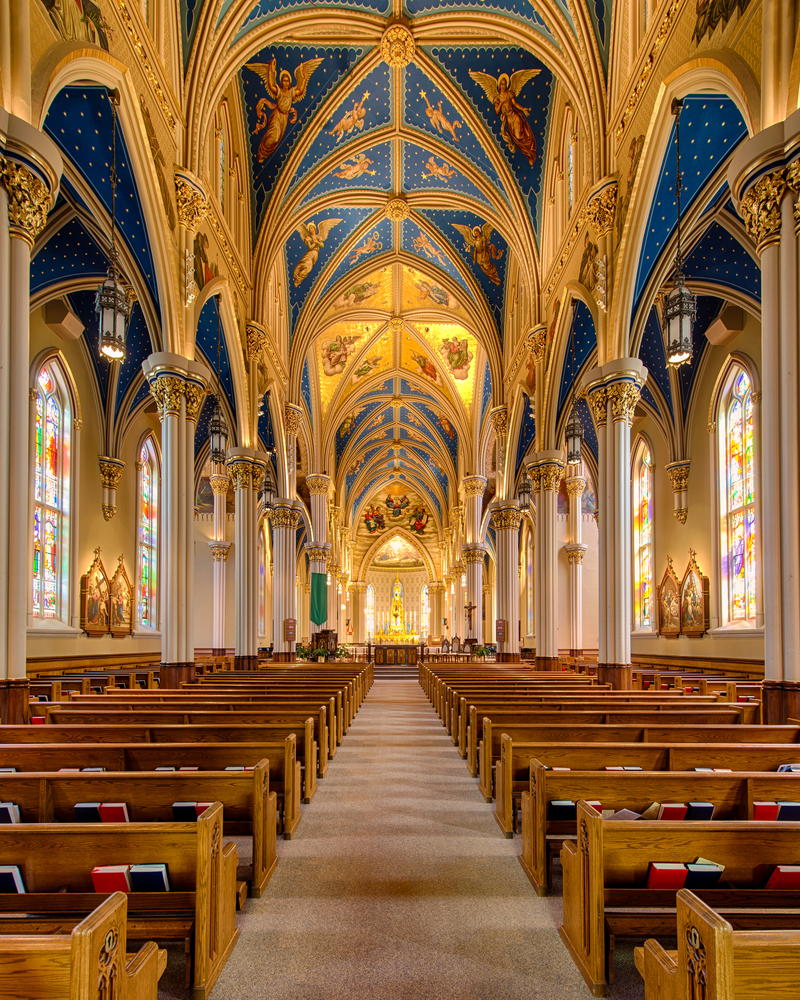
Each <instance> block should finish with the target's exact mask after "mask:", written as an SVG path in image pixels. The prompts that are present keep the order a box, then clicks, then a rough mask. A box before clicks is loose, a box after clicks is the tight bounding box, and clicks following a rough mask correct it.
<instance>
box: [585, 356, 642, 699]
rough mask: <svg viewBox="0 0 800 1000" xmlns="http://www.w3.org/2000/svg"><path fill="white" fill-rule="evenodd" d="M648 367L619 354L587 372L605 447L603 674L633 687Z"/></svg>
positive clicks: (601, 444)
mask: <svg viewBox="0 0 800 1000" xmlns="http://www.w3.org/2000/svg"><path fill="white" fill-rule="evenodd" d="M646 378H647V369H646V368H645V367H644V365H643V364H642V363H641V361H639V359H638V358H620V359H618V360H617V361H609V362H608V364H605V365H603V366H602V367H600V368H593V369H592V370H591V371H590V372H588V373H587V376H586V385H587V389H588V393H589V405H590V407H591V409H592V415H593V417H594V422H595V426H596V427H597V432H598V434H597V437H598V443H599V448H600V455H599V466H600V484H599V485H600V489H601V490H602V494H600V495H599V509H600V524H599V527H600V538H601V543H600V572H599V580H600V595H599V596H600V644H601V645H600V657H599V660H598V675H599V677H600V679H601V680H602V681H610V682H611V683H612V684H613V685H614V687H615V688H620V689H625V688H629V687H630V686H631V670H632V668H631V618H632V604H633V585H632V579H631V568H632V565H631V561H632V554H631V489H630V452H631V422H632V420H633V414H634V411H635V409H636V404H637V403H638V401H639V395H640V393H641V389H642V386H643V385H644V383H645V380H646Z"/></svg>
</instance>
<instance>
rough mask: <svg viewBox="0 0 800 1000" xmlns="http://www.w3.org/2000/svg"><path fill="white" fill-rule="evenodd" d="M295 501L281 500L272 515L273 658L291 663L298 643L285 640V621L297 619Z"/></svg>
mask: <svg viewBox="0 0 800 1000" xmlns="http://www.w3.org/2000/svg"><path fill="white" fill-rule="evenodd" d="M294 503H295V502H294V501H293V500H288V499H284V498H280V499H278V500H276V501H275V507H274V509H273V511H272V514H271V516H270V520H271V522H272V552H273V561H274V566H275V576H274V579H273V587H272V608H273V612H272V617H273V623H274V628H275V635H274V642H273V653H272V659H273V660H275V661H276V662H278V663H291V662H294V658H295V652H294V648H295V641H296V640H295V641H292V640H288V639H285V638H284V635H285V632H284V622H285V620H286V619H287V618H294V619H295V620H296V619H297V605H296V602H295V594H296V589H297V588H296V586H295V581H296V578H297V557H296V555H295V543H296V538H297V534H296V533H297V525H298V524H299V523H300V518H301V513H300V510H299V508H297V507H295V505H294Z"/></svg>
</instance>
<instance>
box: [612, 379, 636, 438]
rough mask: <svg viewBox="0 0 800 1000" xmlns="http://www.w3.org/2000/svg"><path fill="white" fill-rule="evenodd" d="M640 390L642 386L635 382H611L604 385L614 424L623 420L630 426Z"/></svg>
mask: <svg viewBox="0 0 800 1000" xmlns="http://www.w3.org/2000/svg"><path fill="white" fill-rule="evenodd" d="M641 392H642V387H641V385H639V384H638V383H636V382H613V383H612V384H611V385H607V386H606V396H607V398H608V401H609V402H610V403H611V419H612V420H613V421H614V423H615V424H616V423H618V422H619V421H620V420H624V421H625V423H626V424H627V425H628V426H629V427H630V425H631V424H632V423H633V414H634V411H635V409H636V404H637V403H638V402H639V396H640V395H641Z"/></svg>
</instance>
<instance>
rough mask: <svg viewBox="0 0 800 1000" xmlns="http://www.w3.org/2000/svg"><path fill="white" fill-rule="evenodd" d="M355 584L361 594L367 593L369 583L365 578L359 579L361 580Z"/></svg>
mask: <svg viewBox="0 0 800 1000" xmlns="http://www.w3.org/2000/svg"><path fill="white" fill-rule="evenodd" d="M355 586H356V590H357V591H358V592H359V594H366V592H367V585H366V583H364V581H363V580H359V582H358V583H357V584H356V585H355Z"/></svg>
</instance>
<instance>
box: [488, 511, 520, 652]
mask: <svg viewBox="0 0 800 1000" xmlns="http://www.w3.org/2000/svg"><path fill="white" fill-rule="evenodd" d="M492 520H493V521H494V526H495V531H496V537H497V618H498V620H501V621H503V622H504V623H505V632H506V639H505V641H500V642H498V653H497V658H498V660H500V661H506V662H517V661H518V660H519V525H520V521H521V520H522V515H521V514H520V512H519V509H518V508H517V507H516V506H510V505H508V506H503V507H498V508H496V509H495V510H494V511H493V512H492Z"/></svg>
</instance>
